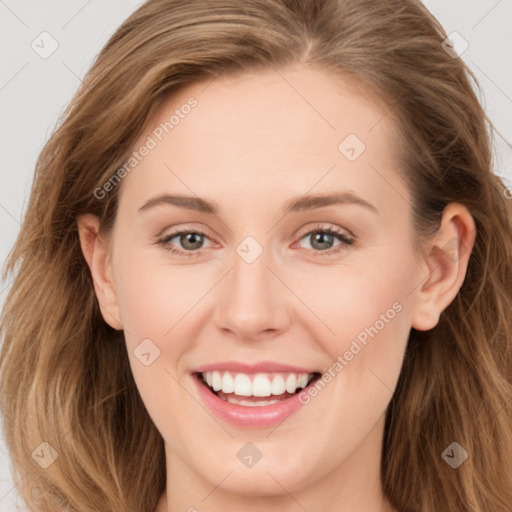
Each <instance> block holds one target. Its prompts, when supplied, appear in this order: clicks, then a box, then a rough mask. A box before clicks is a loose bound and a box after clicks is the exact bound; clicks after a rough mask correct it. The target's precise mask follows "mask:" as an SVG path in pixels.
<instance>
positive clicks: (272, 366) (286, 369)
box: [192, 361, 318, 373]
mask: <svg viewBox="0 0 512 512" xmlns="http://www.w3.org/2000/svg"><path fill="white" fill-rule="evenodd" d="M212 371H224V372H233V373H273V372H275V373H278V372H283V373H316V372H318V370H315V369H311V368H304V367H299V366H292V365H289V364H281V363H276V362H273V361H261V362H259V363H253V364H248V363H242V362H238V361H223V362H220V363H210V364H205V365H202V366H199V367H197V368H195V369H194V370H192V373H204V372H212Z"/></svg>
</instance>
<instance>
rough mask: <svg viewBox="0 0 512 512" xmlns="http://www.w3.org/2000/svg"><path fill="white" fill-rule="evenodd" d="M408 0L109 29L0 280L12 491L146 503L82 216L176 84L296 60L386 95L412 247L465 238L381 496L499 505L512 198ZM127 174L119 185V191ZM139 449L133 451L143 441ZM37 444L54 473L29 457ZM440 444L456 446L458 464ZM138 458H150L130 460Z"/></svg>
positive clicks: (108, 212) (153, 475)
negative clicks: (471, 229) (84, 245)
mask: <svg viewBox="0 0 512 512" xmlns="http://www.w3.org/2000/svg"><path fill="white" fill-rule="evenodd" d="M446 37H447V34H446V33H445V32H444V30H443V28H442V27H441V25H440V24H439V22H438V21H437V20H436V19H435V17H434V16H432V14H430V13H429V11H428V10H427V9H426V8H425V7H424V6H423V4H421V3H420V2H419V1H418V0H250V1H249V0H247V1H244V2H243V1H241V0H208V1H207V0H149V1H148V2H146V3H144V4H143V5H142V6H141V7H140V8H139V9H138V10H136V11H135V12H134V13H133V14H132V15H131V16H130V17H129V18H128V19H127V20H126V21H125V22H124V23H123V24H122V25H121V26H120V27H119V28H118V29H117V31H116V32H115V33H114V34H113V35H112V36H111V38H110V39H109V41H108V43H107V44H106V46H105V47H104V48H103V49H102V50H101V52H100V53H99V55H98V56H97V58H96V60H95V61H94V63H93V64H92V66H91V68H90V70H89V71H88V73H87V74H86V76H85V78H84V80H83V84H82V85H81V87H80V88H79V89H78V91H77V92H76V94H75V96H74V98H73V99H72V101H71V102H70V104H69V106H68V107H67V108H66V110H65V111H64V112H63V114H62V115H61V117H60V118H59V122H58V124H57V127H56V128H55V130H54V131H53V133H52V135H51V137H50V138H49V140H48V141H47V143H46V144H45V146H44V148H43V150H42V152H41V154H40V155H39V158H38V161H37V164H36V169H35V176H34V182H33V185H32V189H31V194H30V201H29V203H28V207H27V210H26V212H25V215H24V219H23V224H22V227H21V230H20V232H19V235H18V238H17V240H16V243H15V245H14V246H13V248H12V250H11V252H10V254H9V257H8V260H7V262H6V264H5V267H4V273H3V278H4V279H5V280H8V278H9V277H10V276H13V279H12V286H11V287H10V291H9V294H8V296H7V299H6V302H5V305H4V309H3V312H2V316H1V323H0V334H1V336H2V339H3V346H2V351H1V359H0V406H1V409H2V411H3V413H4V415H3V429H4V435H5V440H6V443H7V447H8V450H9V452H10V456H11V460H12V466H13V474H14V477H15V479H16V481H17V484H16V485H17V490H18V492H19V493H20V494H21V496H22V497H23V499H24V500H25V501H26V503H27V504H28V505H29V507H31V508H32V509H33V510H44V511H47V512H53V511H60V510H66V509H68V510H69V509H72V510H77V511H84V510H101V511H103V512H114V511H116V512H117V511H120V510H122V511H125V512H146V511H147V512H153V511H154V509H155V507H156V504H157V502H158V500H159V497H160V495H161V494H162V493H163V492H164V490H165V485H166V468H165V455H164V442H163V438H162V436H161V435H160V433H159V432H158V430H157V429H156V427H155V425H154V424H153V422H152V420H151V419H150V417H149V415H148V413H147V411H146V409H145V406H144V404H143V402H142V399H141V397H140V395H139V393H138V390H137V387H136V384H135V382H134V379H133V376H132V373H131V370H130V365H129V359H128V354H127V350H126V345H125V342H124V337H123V332H122V331H117V330H115V329H113V328H111V327H110V326H109V325H107V324H106V322H105V321H104V320H103V318H102V315H101V312H100V308H99V305H98V302H97V299H96V296H95V293H94V288H93V284H92V278H91V274H90V271H89V269H88V266H87V264H86V261H85V259H84V256H83V254H82V251H81V246H80V241H79V236H78V229H77V217H78V216H79V215H81V214H84V213H92V214H94V215H97V216H98V217H99V218H100V221H101V229H102V232H105V233H108V232H109V230H110V229H111V227H112V226H113V224H114V221H115V216H116V208H117V201H118V196H119V192H120V189H121V186H117V187H114V188H113V189H112V190H111V191H110V192H109V193H108V194H106V197H104V198H102V199H99V198H98V197H96V195H95V194H94V191H95V190H96V189H97V188H98V187H101V186H102V185H103V184H105V183H106V182H107V181H109V179H111V178H112V176H113V175H114V173H115V171H116V169H119V168H120V166H121V165H122V164H123V163H124V162H125V160H126V158H127V156H128V155H129V154H130V151H132V150H133V148H132V145H133V144H134V143H135V141H136V139H137V137H138V136H139V135H140V134H141V133H142V131H143V129H144V128H145V127H146V126H147V125H148V123H149V121H150V118H151V116H152V114H154V113H155V111H156V109H157V108H158V107H159V105H161V104H162V102H163V101H164V100H165V99H166V98H168V97H169V96H170V95H171V94H173V93H175V92H177V91H178V90H180V89H182V88H184V87H186V86H187V84H191V83H194V82H197V81H199V80H207V79H212V80H213V79H214V78H215V77H217V76H221V75H227V74H233V73H244V72H252V71H254V70H259V69H262V70H265V69H272V68H274V69H279V68H283V67H285V66H289V65H295V64H298V65H303V66H311V67H315V68H316V69H319V70H325V71H326V72H329V73H331V74H332V75H333V76H339V77H340V79H341V80H343V79H346V80H351V81H353V82H354V83H356V84H359V86H360V87H361V90H364V91H372V92H373V93H374V94H375V97H378V98H382V100H383V101H385V104H386V105H388V108H389V111H388V113H389V114H390V118H392V119H393V120H394V122H395V123H396V129H397V132H396V133H397V135H396V137H397V141H396V142H397V148H399V151H398V153H399V155H398V157H397V158H398V160H399V161H398V162H397V164H398V169H399V170H400V172H401V173H402V174H403V176H404V178H405V180H406V182H407V185H408V188H409V190H410V193H411V198H412V203H411V204H412V211H413V224H414V228H415V233H416V235H417V237H418V240H427V241H428V240H429V237H431V236H432V235H433V234H435V232H436V230H438V228H439V225H440V218H441V215H442V212H443V210H444V208H445V206H446V205H447V204H448V203H450V202H458V203H461V204H463V205H464V206H466V207H467V208H468V210H469V211H470V213H471V215H472V216H473V219H474V220H475V225H476V230H477V235H476V241H475V245H474V247H473V250H472V253H471V255H470V258H469V262H468V268H467V273H466V277H465V279H464V282H463V284H462V286H461V288H460V290H459V293H458V294H457V296H456V297H455V299H454V300H453V301H452V303H451V304H450V305H449V306H448V307H447V308H446V309H445V310H444V311H443V312H442V314H441V316H440V319H439V323H438V324H437V325H436V327H435V328H433V329H431V330H429V331H422V332H420V331H416V330H415V329H411V332H410V336H409V340H408V344H407V348H406V351H405V356H404V362H403V366H402V370H401V373H400V376H399V380H398V384H397V387H396V389H395V392H394V394H393V397H392V399H391V402H390V404H389V407H388V409H387V411H386V423H385V430H384V439H383V450H382V458H381V468H380V469H381V475H382V476H381V478H382V485H383V490H384V493H385V495H386V497H387V498H388V499H389V501H390V502H391V503H392V504H393V505H394V506H395V507H396V508H397V509H399V510H400V511H401V512H434V511H439V510H443V512H469V511H471V512H510V504H511V503H512V263H511V262H512V225H511V224H512V206H511V201H509V200H507V198H506V195H507V194H506V192H507V189H506V187H505V184H504V183H503V181H502V180H501V178H499V176H497V175H496V174H495V173H494V172H493V170H492V166H493V149H492V148H493V130H492V128H493V126H492V123H491V121H490V120H489V119H488V117H487V116H486V114H485V112H484V110H483V108H482V105H481V103H480V102H479V99H478V95H477V93H478V91H479V85H478V82H477V80H476V78H475V76H474V75H473V74H472V72H471V70H470V69H469V68H468V67H467V66H466V65H465V63H464V62H463V61H462V60H461V59H460V58H454V57H452V56H451V55H449V54H448V53H447V52H446V51H445V50H444V49H443V46H442V42H443V40H444V39H445V38H446ZM121 185H122V183H121ZM141 439H143V440H144V442H143V443H141V442H140V440H141ZM42 442H47V443H49V444H50V445H51V446H52V447H53V448H54V449H55V451H56V452H57V454H58V459H57V460H56V461H55V462H54V463H53V464H51V466H50V467H48V468H47V469H43V468H41V467H39V465H38V464H36V463H35V462H34V460H32V457H31V454H32V452H33V451H34V450H35V449H36V447H38V446H39V445H40V444H41V443H42ZM452 442H457V443H459V444H460V445H461V446H462V447H463V448H464V449H465V450H466V451H467V452H468V454H469V457H468V458H467V460H466V461H465V462H464V463H463V464H462V465H460V466H459V467H458V468H457V469H453V468H452V467H450V466H449V465H448V464H447V463H446V462H445V461H444V460H443V457H442V453H443V451H444V450H445V448H446V447H448V446H449V445H450V444H451V443H452ZM141 468H144V470H143V471H141Z"/></svg>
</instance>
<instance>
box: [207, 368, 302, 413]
mask: <svg viewBox="0 0 512 512" xmlns="http://www.w3.org/2000/svg"><path fill="white" fill-rule="evenodd" d="M201 376H202V378H203V380H204V381H205V382H206V383H207V384H208V386H210V387H211V388H212V389H213V390H214V391H220V390H222V392H223V393H226V394H231V393H234V394H235V395H238V396H257V397H266V396H268V397H270V396H272V395H282V394H284V393H285V392H288V393H295V391H297V389H298V388H305V387H306V386H307V385H308V382H309V378H310V376H311V374H308V373H300V374H296V373H273V374H271V375H270V376H269V375H267V374H265V373H258V374H256V375H253V374H252V375H248V374H245V373H237V374H232V373H230V372H218V371H211V372H203V373H202V374H201ZM272 402H273V403H274V402H275V401H272ZM259 403H260V404H262V402H261V401H260V402H259ZM243 405H246V404H243ZM264 405H267V404H266V403H265V404H264Z"/></svg>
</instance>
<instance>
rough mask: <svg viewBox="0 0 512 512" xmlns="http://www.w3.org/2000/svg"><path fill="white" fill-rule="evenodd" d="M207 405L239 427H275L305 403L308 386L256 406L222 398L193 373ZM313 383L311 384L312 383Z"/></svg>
mask: <svg viewBox="0 0 512 512" xmlns="http://www.w3.org/2000/svg"><path fill="white" fill-rule="evenodd" d="M192 378H193V379H194V381H195V382H196V386H197V387H198V389H199V394H200V395H201V397H202V399H203V401H204V402H205V404H206V405H207V407H208V408H209V409H210V410H211V411H212V412H213V413H214V414H215V415H216V416H217V417H219V418H220V419H222V420H225V421H227V422H229V423H231V424H233V425H236V426H238V427H256V428H265V427H273V426H276V425H279V424H280V423H282V422H283V421H284V420H285V419H286V418H287V417H288V416H290V415H291V414H293V413H294V412H295V411H297V410H298V409H300V408H301V407H302V406H303V405H304V404H303V403H302V402H301V401H300V395H301V393H307V391H308V388H309V386H308V387H306V388H304V389H302V390H301V391H299V392H298V393H297V394H295V395H293V396H291V397H290V398H287V399H286V400H281V401H279V402H276V403H275V404H271V405H261V406H255V407H249V406H247V407H246V406H243V405H237V404H232V403H230V402H227V401H226V400H222V398H219V397H218V396H217V395H216V394H215V393H213V392H212V391H210V389H209V388H207V387H206V386H205V385H203V383H202V380H201V376H200V375H197V374H195V375H192ZM310 385H311V384H310Z"/></svg>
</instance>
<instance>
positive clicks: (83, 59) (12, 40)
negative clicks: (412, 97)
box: [0, 0, 512, 512]
mask: <svg viewBox="0 0 512 512" xmlns="http://www.w3.org/2000/svg"><path fill="white" fill-rule="evenodd" d="M142 3H143V2H142V1H140V0H109V1H100V0H89V1H87V0H67V1H64V0H46V1H44V2H37V1H35V0H32V1H27V0H25V1H18V2H16V0H5V1H3V0H0V38H1V46H0V63H1V65H0V67H1V74H0V115H1V120H2V122H1V125H0V126H1V137H0V148H1V161H2V165H1V167H0V263H2V264H3V262H4V261H5V258H6V257H7V254H8V252H9V250H10V248H11V246H12V244H13V243H14V241H15V238H16V235H17V233H18V230H19V227H20V219H21V218H22V215H23V212H24V211H25V207H26V205H27V201H28V197H29V192H30V186H31V182H32V176H33V171H34V166H35V162H36V159H37V156H38V154H39V152H40V150H41V149H42V147H43V144H44V142H45V141H46V140H47V139H48V137H49V136H50V134H51V132H52V130H53V128H54V126H55V123H56V122H57V119H58V117H59V115H60V114H61V112H62V111H63V110H64V108H65V106H66V105H67V103H68V102H69V100H70V99H71V97H72V95H73V93H74V91H75V90H76V89H77V87H78V86H79V84H80V79H81V77H82V76H83V75H84V73H85V72H86V70H87V69H88V67H89V66H90V64H91V63H92V60H93V58H94V56H95V55H96V54H97V53H98V52H99V50H100V49H101V47H102V46H103V45H104V44H105V43H106V41H107V39H108V37H110V35H111V34H112V33H113V32H114V31H115V29H116V28H117V27H118V26H119V25H120V24H121V22H122V21H123V20H124V19H125V18H126V17H127V16H128V15H129V14H130V13H131V12H133V11H134V10H135V9H136V8H137V7H138V6H139V5H141V4H142ZM425 4H426V5H427V7H428V8H429V9H430V10H431V11H432V12H433V13H434V15H435V16H436V17H437V18H438V19H439V20H440V22H441V23H442V25H443V26H444V28H445V30H446V31H447V32H448V33H449V34H450V33H451V32H453V31H456V32H458V33H460V34H461V35H462V36H463V37H464V39H465V40H466V41H467V42H468V43H469V48H468V49H467V50H466V51H465V52H464V53H463V55H462V58H463V59H464V60H465V61H466V62H467V63H468V64H469V66H470V67H471V69H472V70H473V71H474V72H475V74H476V76H477V78H478V80H479V82H480V84H481V86H482V89H483V96H482V98H481V100H482V103H483V105H484V107H485V109H486V111H487V112H488V114H489V116H490V118H491V119H492V121H493V122H494V123H495V126H496V129H497V134H496V148H495V155H496V165H495V171H496V172H497V173H498V174H500V175H501V176H503V177H504V178H505V179H506V181H507V183H508V185H509V187H510V189H511V190H512V67H511V64H512V30H511V22H512V0H451V1H450V2H446V0H428V1H426V2H425ZM43 31H47V32H48V33H49V34H51V36H52V37H53V38H54V39H55V40H56V41H57V43H58V45H59V46H58V48H57V50H56V51H55V52H54V53H53V54H52V55H51V56H49V57H48V58H46V59H43V58H41V57H40V56H39V55H38V54H37V53H36V52H35V51H34V50H33V48H32V47H31V44H32V42H33V41H34V40H35V41H36V43H35V44H37V43H38V41H40V34H41V33H42V32H43ZM40 44H41V43H40ZM47 44H49V43H48V42H47ZM46 48H48V46H46ZM8 287H9V283H8V282H2V283H0V307H2V305H3V302H4V300H5V296H6V293H7V290H8ZM0 414H1V413H0ZM13 487H14V482H13V479H12V478H11V474H10V462H9V458H8V455H7V452H6V448H5V445H4V444H3V441H2V439H1V436H0V512H3V511H13V510H15V509H16V508H15V504H16V503H21V499H20V498H17V496H16V492H15V491H14V490H13ZM20 510H24V509H23V507H20Z"/></svg>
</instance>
